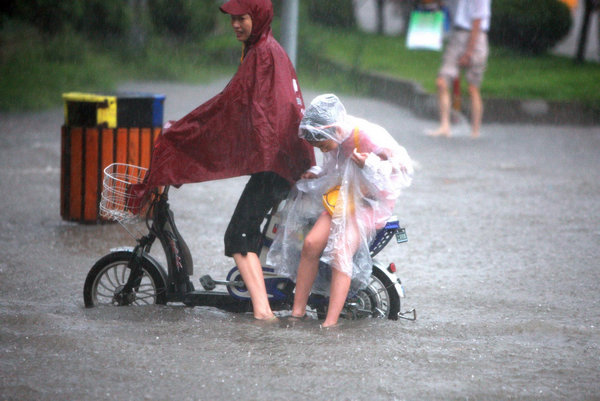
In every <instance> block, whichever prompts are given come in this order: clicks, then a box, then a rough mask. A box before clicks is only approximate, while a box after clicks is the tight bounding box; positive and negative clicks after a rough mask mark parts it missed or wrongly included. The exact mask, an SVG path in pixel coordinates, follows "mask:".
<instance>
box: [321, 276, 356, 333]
mask: <svg viewBox="0 0 600 401" xmlns="http://www.w3.org/2000/svg"><path fill="white" fill-rule="evenodd" d="M349 289H350V276H348V275H346V274H345V273H342V272H341V271H339V270H338V269H331V290H330V292H329V308H328V309H327V316H326V317H325V321H324V322H323V325H322V326H323V327H330V326H334V325H335V324H336V323H337V321H338V318H339V317H340V313H341V312H342V309H343V308H344V303H345V302H346V298H347V297H348V290H349Z"/></svg>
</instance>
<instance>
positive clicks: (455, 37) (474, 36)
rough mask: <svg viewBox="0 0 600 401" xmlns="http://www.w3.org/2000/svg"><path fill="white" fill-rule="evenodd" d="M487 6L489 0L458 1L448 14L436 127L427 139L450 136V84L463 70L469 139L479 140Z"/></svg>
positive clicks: (489, 12)
mask: <svg viewBox="0 0 600 401" xmlns="http://www.w3.org/2000/svg"><path fill="white" fill-rule="evenodd" d="M491 2H492V1H491V0H458V3H457V5H456V9H455V11H454V13H453V14H452V15H454V25H453V28H452V32H451V34H450V39H449V40H448V44H447V46H446V50H445V51H444V56H443V62H442V66H441V68H440V71H439V73H438V77H437V80H436V85H437V88H438V101H439V113H440V126H439V127H438V128H437V129H436V130H435V131H433V132H431V133H429V135H431V136H445V137H450V136H451V127H450V108H451V100H450V87H451V82H452V81H454V79H456V78H458V77H459V76H460V72H461V70H465V72H466V74H465V78H466V80H467V84H468V86H469V96H470V97H471V137H472V138H478V137H479V134H480V130H481V119H482V116H483V102H482V100H481V93H480V91H479V88H480V86H481V82H482V80H483V74H484V72H485V69H486V65H487V58H488V38H487V32H488V30H489V27H490V19H491V7H492V5H491Z"/></svg>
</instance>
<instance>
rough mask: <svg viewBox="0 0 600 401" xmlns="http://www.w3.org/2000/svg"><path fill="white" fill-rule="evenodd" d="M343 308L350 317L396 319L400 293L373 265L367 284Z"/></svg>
mask: <svg viewBox="0 0 600 401" xmlns="http://www.w3.org/2000/svg"><path fill="white" fill-rule="evenodd" d="M347 305H348V306H347V307H346V308H345V311H346V315H347V316H348V317H350V318H351V319H357V318H361V317H369V316H370V317H376V318H384V319H391V320H396V319H398V312H399V311H400V295H399V294H398V291H396V288H395V286H394V283H393V282H392V280H390V278H389V277H388V276H387V275H386V274H385V273H384V272H382V271H381V270H379V269H378V268H376V267H373V272H372V273H371V280H370V282H369V284H368V285H367V286H366V287H365V288H363V289H362V290H360V291H358V293H357V294H356V295H355V296H354V297H353V298H352V299H350V300H349V302H348V303H347Z"/></svg>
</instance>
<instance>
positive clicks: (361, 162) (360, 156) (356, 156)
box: [350, 148, 369, 168]
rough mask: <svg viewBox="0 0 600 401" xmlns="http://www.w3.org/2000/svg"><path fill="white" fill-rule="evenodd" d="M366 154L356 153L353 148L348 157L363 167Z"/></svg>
mask: <svg viewBox="0 0 600 401" xmlns="http://www.w3.org/2000/svg"><path fill="white" fill-rule="evenodd" d="M368 156H369V154H368V153H358V151H357V150H356V148H354V150H353V151H352V156H350V158H351V159H352V161H353V162H354V163H356V165H357V166H358V167H360V168H363V167H364V166H365V161H366V160H367V157H368Z"/></svg>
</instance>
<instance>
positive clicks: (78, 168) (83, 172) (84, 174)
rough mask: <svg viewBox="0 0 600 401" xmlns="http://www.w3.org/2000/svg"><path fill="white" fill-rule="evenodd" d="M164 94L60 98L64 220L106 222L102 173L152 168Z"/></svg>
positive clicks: (61, 181) (62, 215)
mask: <svg viewBox="0 0 600 401" xmlns="http://www.w3.org/2000/svg"><path fill="white" fill-rule="evenodd" d="M164 99H165V96H164V95H156V94H148V93H122V94H115V95H101V94H100V95H99V94H88V93H79V92H70V93H65V94H63V100H64V110H65V124H64V125H63V127H62V130H61V131H62V134H61V180H60V186H61V202H60V214H61V217H62V218H63V219H64V220H70V221H77V222H81V223H97V222H100V221H104V220H103V218H102V217H101V216H100V210H99V203H100V195H101V193H102V180H103V176H102V172H103V170H104V168H105V167H106V166H108V165H109V164H111V163H125V164H134V165H137V166H141V167H144V168H148V167H149V166H150V158H151V156H152V149H153V148H154V144H155V142H156V140H157V138H158V136H159V135H160V133H161V131H162V123H163V103H164Z"/></svg>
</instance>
